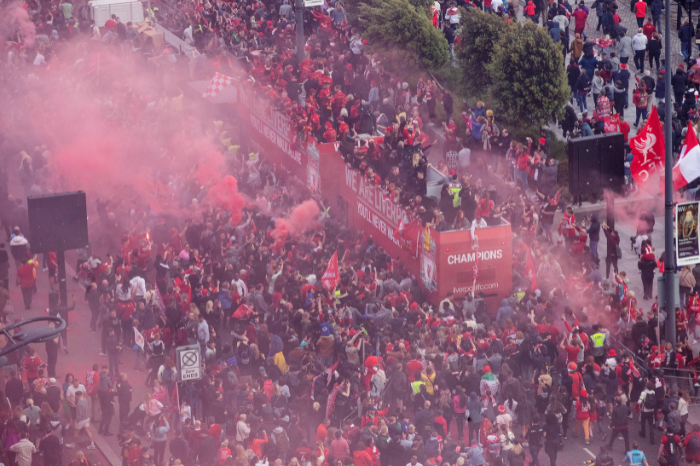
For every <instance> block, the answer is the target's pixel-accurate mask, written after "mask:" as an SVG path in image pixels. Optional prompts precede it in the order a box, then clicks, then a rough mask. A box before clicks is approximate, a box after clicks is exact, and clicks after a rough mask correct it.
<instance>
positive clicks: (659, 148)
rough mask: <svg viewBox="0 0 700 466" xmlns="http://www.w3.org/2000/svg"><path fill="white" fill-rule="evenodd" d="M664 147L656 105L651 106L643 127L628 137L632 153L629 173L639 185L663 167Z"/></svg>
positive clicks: (641, 185) (642, 185)
mask: <svg viewBox="0 0 700 466" xmlns="http://www.w3.org/2000/svg"><path fill="white" fill-rule="evenodd" d="M664 148H665V145H664V133H663V131H662V130H661V121H659V114H658V113H657V111H656V107H653V108H652V109H651V115H649V119H647V123H646V124H645V125H644V128H642V130H641V131H639V132H638V133H637V135H636V136H635V137H633V138H631V139H630V149H631V150H632V154H634V158H633V159H632V163H631V164H630V173H631V174H632V178H634V181H635V182H636V183H637V184H638V185H639V186H640V187H644V185H645V184H646V183H647V181H649V178H650V177H651V176H652V175H654V174H655V173H656V172H658V171H659V170H662V169H663V168H664Z"/></svg>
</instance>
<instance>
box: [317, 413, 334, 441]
mask: <svg viewBox="0 0 700 466" xmlns="http://www.w3.org/2000/svg"><path fill="white" fill-rule="evenodd" d="M329 425H331V420H330V419H328V418H326V419H324V420H323V422H321V423H320V424H319V425H318V428H317V429H316V442H317V443H318V442H323V441H325V440H326V437H328V426H329Z"/></svg>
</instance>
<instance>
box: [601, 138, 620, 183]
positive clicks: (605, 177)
mask: <svg viewBox="0 0 700 466" xmlns="http://www.w3.org/2000/svg"><path fill="white" fill-rule="evenodd" d="M598 148H599V150H600V184H601V186H602V188H603V189H609V190H610V191H613V192H616V193H617V194H621V193H622V188H623V186H624V185H625V137H624V136H623V135H622V134H621V133H611V134H610V135H609V137H607V138H605V139H602V140H601V141H600V142H599V143H598Z"/></svg>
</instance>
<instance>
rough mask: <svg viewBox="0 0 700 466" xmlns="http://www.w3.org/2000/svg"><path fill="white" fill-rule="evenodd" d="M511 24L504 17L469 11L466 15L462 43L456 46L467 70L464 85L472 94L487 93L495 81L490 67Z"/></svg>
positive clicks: (462, 29) (458, 55)
mask: <svg viewBox="0 0 700 466" xmlns="http://www.w3.org/2000/svg"><path fill="white" fill-rule="evenodd" d="M508 27H509V24H508V23H506V22H505V21H504V20H503V19H502V18H501V17H500V16H498V15H494V14H490V13H485V12H483V11H481V10H479V9H476V8H469V9H468V10H467V12H466V14H463V15H462V21H461V33H460V36H459V37H460V42H459V44H458V45H456V46H455V52H456V55H457V58H458V59H459V60H460V61H461V65H462V69H463V70H464V84H465V86H466V88H467V91H468V92H469V93H470V94H479V93H481V92H483V91H484V90H485V89H486V88H487V87H488V85H489V82H490V81H491V79H490V76H489V73H488V72H487V70H486V67H487V66H488V65H489V64H490V63H491V60H492V57H493V50H494V48H495V46H496V44H498V42H499V40H500V39H501V38H502V37H503V36H504V35H505V31H506V29H507V28H508Z"/></svg>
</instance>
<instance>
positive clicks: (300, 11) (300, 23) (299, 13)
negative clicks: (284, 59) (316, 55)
mask: <svg viewBox="0 0 700 466" xmlns="http://www.w3.org/2000/svg"><path fill="white" fill-rule="evenodd" d="M666 1H667V2H668V0H666ZM294 7H295V8H294V14H295V15H296V17H297V61H298V62H299V66H300V67H301V62H303V61H304V47H305V45H306V40H305V39H304V0H295V4H294Z"/></svg>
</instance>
